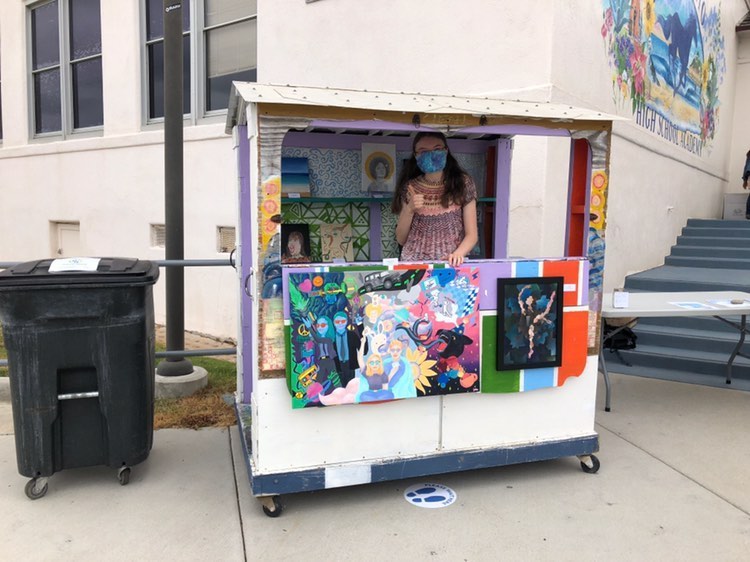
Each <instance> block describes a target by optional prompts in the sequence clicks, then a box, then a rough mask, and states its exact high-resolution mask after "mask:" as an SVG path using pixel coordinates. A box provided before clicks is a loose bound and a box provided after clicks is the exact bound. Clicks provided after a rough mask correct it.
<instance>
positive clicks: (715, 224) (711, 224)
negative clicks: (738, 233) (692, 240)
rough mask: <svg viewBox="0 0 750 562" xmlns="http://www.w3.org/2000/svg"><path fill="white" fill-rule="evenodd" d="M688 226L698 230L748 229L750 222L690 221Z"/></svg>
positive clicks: (721, 220)
mask: <svg viewBox="0 0 750 562" xmlns="http://www.w3.org/2000/svg"><path fill="white" fill-rule="evenodd" d="M687 226H694V227H698V228H748V229H750V221H746V220H724V219H688V220H687Z"/></svg>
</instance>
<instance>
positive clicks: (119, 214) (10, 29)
mask: <svg viewBox="0 0 750 562" xmlns="http://www.w3.org/2000/svg"><path fill="white" fill-rule="evenodd" d="M139 4H140V3H139V2H104V1H103V2H101V17H102V51H103V55H102V56H103V63H102V67H103V95H104V128H103V131H102V132H101V133H99V134H97V135H93V136H92V135H88V136H74V137H72V138H69V139H67V140H64V141H60V140H45V141H36V140H32V141H30V140H29V126H30V125H29V117H28V106H29V98H28V96H29V88H28V82H27V81H28V78H27V66H26V64H27V63H26V57H25V56H23V55H22V54H23V53H25V52H26V51H27V48H26V32H25V28H26V18H25V5H24V2H22V1H20V0H18V1H17V0H13V1H8V2H2V3H0V40H1V41H2V45H1V47H2V48H1V49H0V56H1V57H2V60H1V61H0V62H1V64H2V100H3V108H2V109H3V129H4V137H5V138H4V139H3V142H2V149H0V201H1V203H2V209H3V216H4V219H3V220H2V221H0V261H23V260H30V259H41V258H47V257H54V248H52V247H51V246H52V245H53V244H52V241H51V240H50V235H49V234H48V233H49V232H50V221H72V222H79V223H80V237H81V245H82V250H83V251H84V252H85V253H86V254H87V255H92V256H126V257H138V258H141V259H164V257H165V256H164V250H163V249H161V248H152V247H150V243H151V242H150V225H151V224H164V162H163V159H164V145H163V140H164V136H163V130H162V126H161V125H144V124H143V116H142V114H143V113H144V112H143V110H142V107H143V96H142V93H141V84H142V82H141V81H142V76H141V60H142V59H141V57H142V55H141V45H140V41H141V32H140V21H141V20H140V17H141V16H140V12H139ZM184 139H185V146H184V205H185V213H184V224H185V257H186V258H195V259H220V258H228V254H220V253H218V252H217V242H216V228H217V226H234V225H235V224H236V221H237V219H236V216H237V203H236V201H237V179H236V163H235V156H234V153H233V151H232V146H233V143H232V139H231V137H230V136H228V135H227V134H226V133H225V131H224V119H223V118H222V117H219V118H216V117H214V118H212V119H206V120H201V121H199V122H198V124H197V125H186V127H185V129H184ZM161 273H162V280H161V281H160V282H159V283H158V284H157V286H156V288H155V306H156V319H157V322H161V323H163V322H164V321H165V314H164V276H165V270H164V269H162V271H161ZM237 286H238V284H237V278H236V274H235V271H234V270H233V269H232V268H230V267H215V268H214V267H212V268H188V269H187V270H186V273H185V303H186V305H185V315H186V317H185V325H186V328H187V329H190V330H195V331H199V332H204V333H209V334H214V335H216V336H220V337H235V336H236V333H237V329H236V323H237V306H238V305H237V300H238V298H237V291H238V289H237Z"/></svg>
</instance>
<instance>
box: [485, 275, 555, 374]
mask: <svg viewBox="0 0 750 562" xmlns="http://www.w3.org/2000/svg"><path fill="white" fill-rule="evenodd" d="M497 296H498V315H497V317H498V322H499V326H498V330H497V348H498V350H499V352H498V354H497V369H498V370H499V371H507V370H511V369H534V368H540V367H559V366H560V365H561V364H562V328H563V326H562V317H563V315H562V312H563V308H562V305H563V278H562V277H534V278H519V277H517V278H514V279H498V284H497Z"/></svg>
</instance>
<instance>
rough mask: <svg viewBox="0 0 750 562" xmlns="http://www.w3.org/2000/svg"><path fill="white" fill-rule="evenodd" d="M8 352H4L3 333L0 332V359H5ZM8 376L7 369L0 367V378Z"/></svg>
mask: <svg viewBox="0 0 750 562" xmlns="http://www.w3.org/2000/svg"><path fill="white" fill-rule="evenodd" d="M7 358H8V352H7V351H5V340H3V331H2V330H0V359H7ZM7 376H8V367H0V377H7Z"/></svg>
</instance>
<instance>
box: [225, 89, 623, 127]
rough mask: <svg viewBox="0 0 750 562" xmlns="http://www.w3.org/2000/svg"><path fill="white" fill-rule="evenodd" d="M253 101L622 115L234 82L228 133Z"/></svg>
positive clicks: (566, 119)
mask: <svg viewBox="0 0 750 562" xmlns="http://www.w3.org/2000/svg"><path fill="white" fill-rule="evenodd" d="M250 103H257V104H278V105H289V106H293V105H294V106H314V107H327V108H343V109H344V110H364V111H373V112H399V113H401V112H404V113H416V114H420V113H421V114H437V115H475V116H477V117H480V116H486V117H505V118H509V119H529V120H533V121H540V120H541V121H544V120H546V121H548V122H555V123H573V122H576V121H589V122H591V121H595V122H600V123H607V122H612V121H617V120H620V119H622V118H620V117H617V116H614V115H609V114H606V113H602V112H600V111H596V110H593V109H585V108H581V107H574V106H571V105H566V104H559V103H557V104H556V103H546V102H529V101H522V100H510V99H498V98H489V97H480V96H455V95H434V94H421V93H416V94H410V93H406V92H398V93H397V92H377V91H366V90H336V89H332V88H315V87H308V86H290V85H286V86H281V85H274V84H259V83H256V82H234V83H233V84H232V90H231V93H230V95H229V110H228V112H227V127H226V130H227V133H230V132H231V130H232V128H233V127H234V126H235V125H243V124H245V111H244V109H245V106H246V105H247V104H250ZM311 113H312V112H311ZM540 124H541V123H540Z"/></svg>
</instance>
